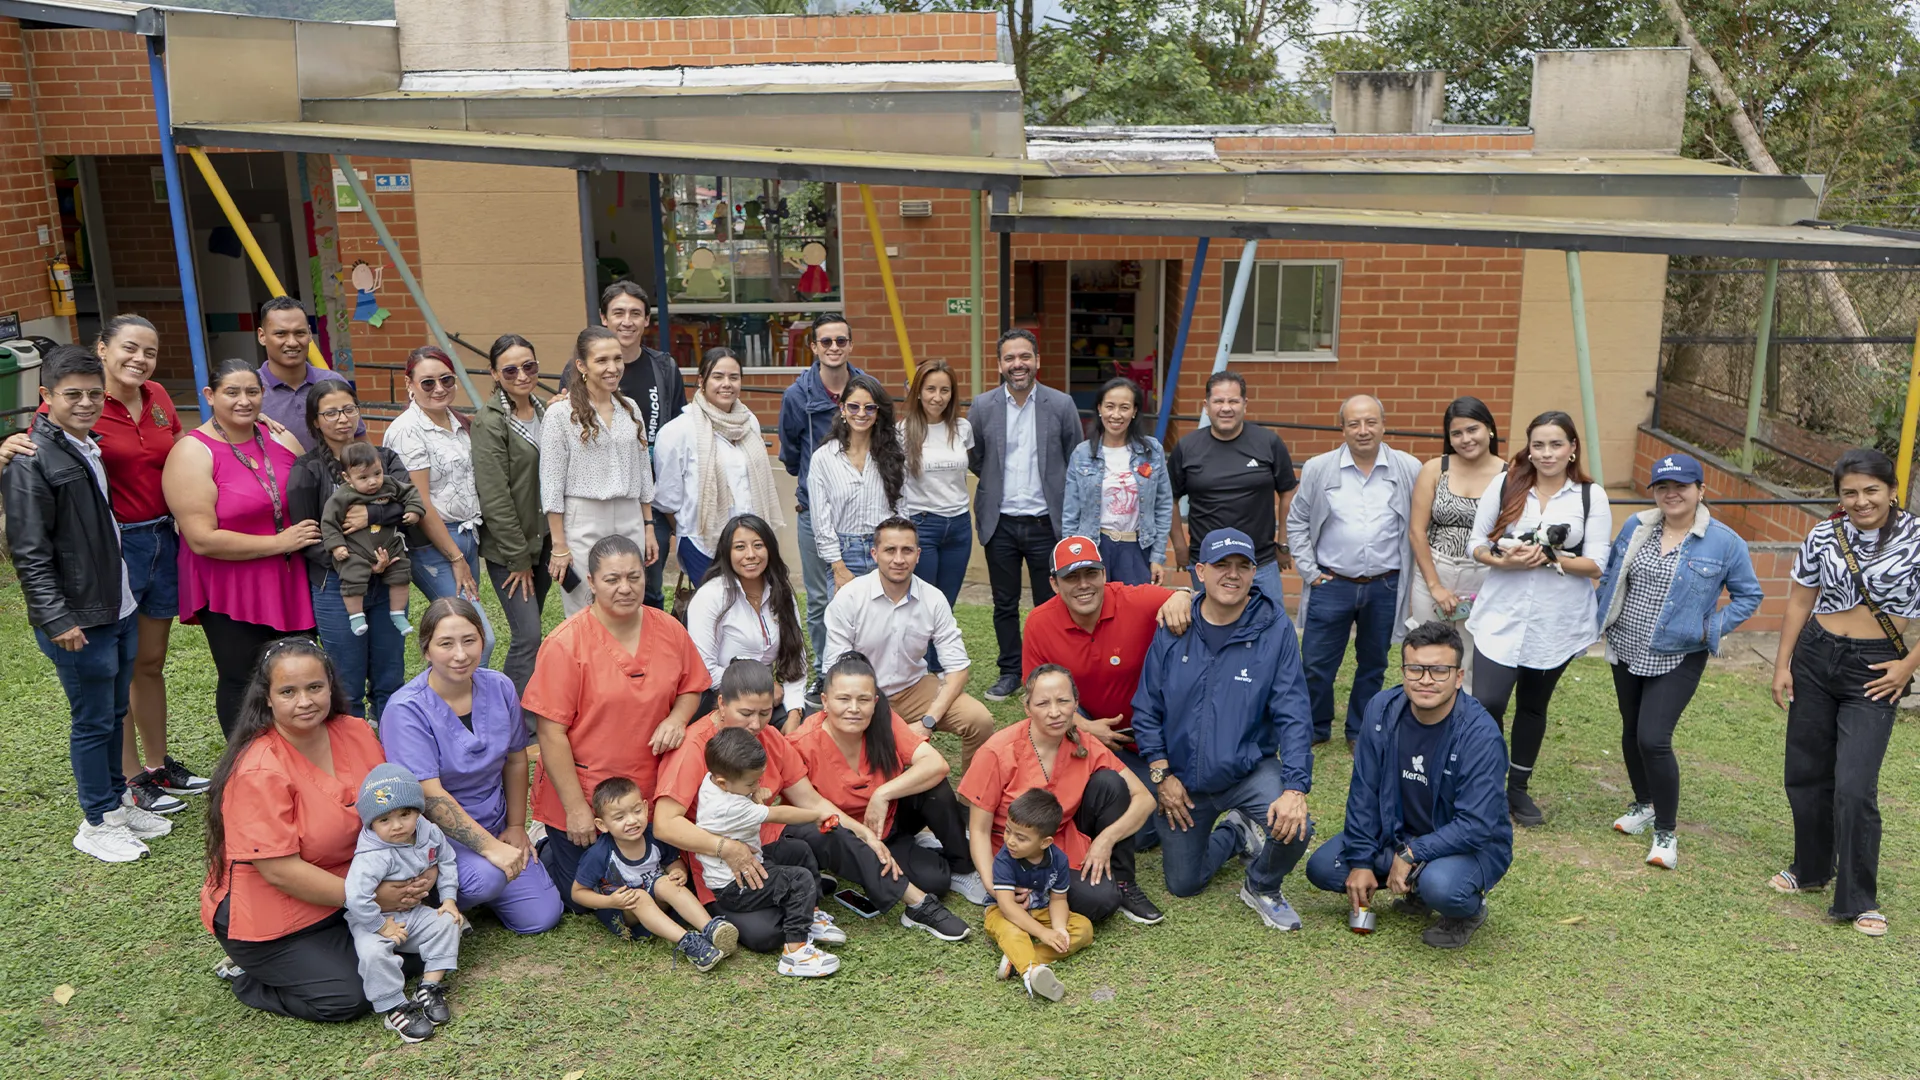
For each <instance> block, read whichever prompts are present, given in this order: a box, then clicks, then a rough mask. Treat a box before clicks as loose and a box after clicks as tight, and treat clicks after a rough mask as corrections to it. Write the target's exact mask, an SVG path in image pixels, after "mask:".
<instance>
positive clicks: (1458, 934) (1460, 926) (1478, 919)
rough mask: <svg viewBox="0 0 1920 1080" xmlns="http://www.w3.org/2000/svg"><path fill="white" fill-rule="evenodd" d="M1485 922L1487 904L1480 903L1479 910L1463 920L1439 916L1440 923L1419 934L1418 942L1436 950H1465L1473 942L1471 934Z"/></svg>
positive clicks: (1449, 916) (1484, 902) (1483, 901)
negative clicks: (1468, 943)
mask: <svg viewBox="0 0 1920 1080" xmlns="http://www.w3.org/2000/svg"><path fill="white" fill-rule="evenodd" d="M1486 921H1487V902H1486V901H1485V900H1482V901H1480V910H1479V911H1478V912H1476V913H1474V914H1472V915H1469V916H1467V917H1466V918H1464V919H1456V918H1454V917H1453V916H1451V915H1442V916H1440V921H1439V922H1437V923H1434V924H1433V925H1432V926H1429V927H1427V928H1426V929H1425V930H1422V931H1421V932H1420V940H1421V941H1424V942H1426V943H1427V944H1429V945H1431V946H1433V947H1434V948H1436V949H1460V948H1465V947H1466V944H1467V942H1469V941H1472V940H1473V932H1474V931H1475V930H1478V929H1480V927H1481V925H1482V924H1483V923H1485V922H1486Z"/></svg>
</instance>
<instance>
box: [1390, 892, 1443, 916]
mask: <svg viewBox="0 0 1920 1080" xmlns="http://www.w3.org/2000/svg"><path fill="white" fill-rule="evenodd" d="M1393 910H1395V911H1397V912H1399V913H1400V914H1402V915H1409V916H1412V917H1413V918H1416V919H1424V918H1426V917H1427V916H1429V915H1431V914H1433V909H1432V908H1430V907H1428V906H1427V902H1426V901H1425V900H1422V899H1420V895H1419V894H1418V893H1409V894H1408V895H1406V896H1396V897H1394V898H1393Z"/></svg>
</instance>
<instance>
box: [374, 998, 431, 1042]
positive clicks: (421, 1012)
mask: <svg viewBox="0 0 1920 1080" xmlns="http://www.w3.org/2000/svg"><path fill="white" fill-rule="evenodd" d="M385 1023H386V1028H387V1030H388V1031H391V1032H393V1033H394V1034H395V1035H398V1036H400V1041H401V1042H404V1043H417V1042H426V1041H427V1040H428V1039H431V1038H433V1021H431V1020H429V1019H427V1011H426V1010H425V1009H423V1008H421V1007H420V1002H419V1001H418V1000H415V999H413V998H408V999H407V1000H406V1001H404V1002H402V1003H401V1005H400V1007H399V1008H397V1009H395V1010H393V1011H392V1012H390V1013H388V1014H387V1019H386V1021H385Z"/></svg>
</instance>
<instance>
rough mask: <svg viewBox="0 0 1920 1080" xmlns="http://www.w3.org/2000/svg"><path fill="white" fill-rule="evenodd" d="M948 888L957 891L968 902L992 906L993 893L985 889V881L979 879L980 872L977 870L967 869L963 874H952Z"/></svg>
mask: <svg viewBox="0 0 1920 1080" xmlns="http://www.w3.org/2000/svg"><path fill="white" fill-rule="evenodd" d="M948 888H950V889H952V890H953V891H954V892H957V893H959V894H960V896H961V898H962V899H964V900H966V902H967V903H969V904H978V905H979V906H981V907H992V906H993V894H992V893H990V892H988V891H987V883H986V882H984V881H981V880H980V874H979V873H978V872H977V871H974V870H969V871H967V872H966V873H964V874H955V875H953V882H952V884H950V885H949V886H948Z"/></svg>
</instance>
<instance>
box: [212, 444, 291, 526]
mask: <svg viewBox="0 0 1920 1080" xmlns="http://www.w3.org/2000/svg"><path fill="white" fill-rule="evenodd" d="M213 426H214V427H216V428H219V429H220V438H222V439H224V440H226V444H227V449H229V450H231V451H233V457H234V460H235V461H238V462H239V463H240V464H241V466H242V467H243V468H245V469H246V470H247V475H249V476H251V477H253V479H254V482H255V483H257V484H259V485H260V490H262V491H264V492H266V493H267V503H268V504H269V505H271V506H272V507H273V531H274V532H279V531H280V530H282V529H284V528H286V527H287V524H286V510H285V508H284V507H283V506H282V505H281V502H280V479H279V477H277V476H275V475H274V472H273V458H272V457H271V456H270V455H268V453H267V439H266V436H265V435H262V434H261V433H260V427H259V425H258V424H256V425H254V428H253V443H254V447H255V449H257V450H259V451H260V463H261V464H262V465H264V466H266V475H265V476H264V477H263V476H261V475H260V473H259V471H258V470H257V468H256V466H255V465H254V463H253V459H252V458H250V457H248V456H247V455H246V454H244V453H242V452H241V451H240V447H238V446H237V445H235V444H234V441H233V437H232V436H230V435H228V434H227V429H226V428H224V427H221V425H220V423H219V422H218V421H215V422H214V425H213Z"/></svg>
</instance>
